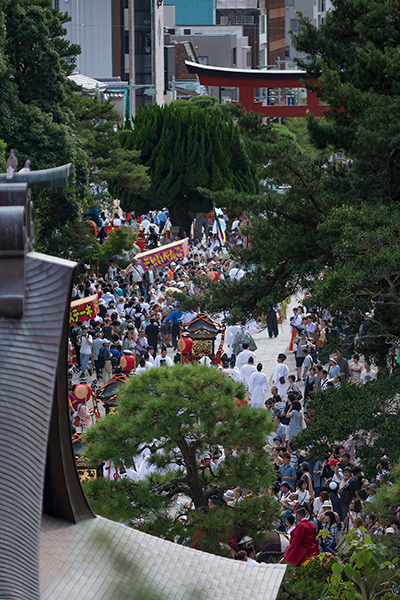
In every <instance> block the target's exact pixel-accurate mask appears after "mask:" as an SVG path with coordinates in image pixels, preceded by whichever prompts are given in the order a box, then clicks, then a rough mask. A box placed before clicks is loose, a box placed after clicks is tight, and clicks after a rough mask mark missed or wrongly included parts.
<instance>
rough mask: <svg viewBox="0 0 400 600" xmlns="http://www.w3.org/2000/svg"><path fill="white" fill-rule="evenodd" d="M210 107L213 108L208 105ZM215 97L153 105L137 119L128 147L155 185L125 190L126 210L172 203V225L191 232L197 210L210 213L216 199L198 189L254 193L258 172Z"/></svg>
mask: <svg viewBox="0 0 400 600" xmlns="http://www.w3.org/2000/svg"><path fill="white" fill-rule="evenodd" d="M204 103H205V105H206V106H208V105H210V107H205V106H204ZM212 104H213V100H212V99H206V100H204V101H198V102H197V103H196V102H187V103H185V104H177V103H176V102H175V103H173V104H171V105H169V106H164V107H159V106H154V107H147V108H146V109H145V110H143V111H140V112H139V113H138V114H137V116H136V119H135V125H134V129H133V131H131V132H130V133H129V134H128V135H127V136H126V139H125V143H124V148H125V149H127V150H136V151H140V152H141V159H140V160H141V161H142V163H143V165H145V166H146V167H149V173H150V176H151V185H150V187H149V188H148V190H147V191H145V192H142V193H140V194H137V193H129V192H128V191H125V190H123V191H122V193H121V198H120V199H121V205H122V206H123V208H124V209H125V210H135V212H137V213H138V214H140V213H142V212H146V211H147V210H149V209H161V208H163V207H168V208H169V211H170V215H171V219H172V223H173V224H175V225H179V226H180V227H181V233H183V232H186V234H188V233H189V229H190V224H191V221H192V216H191V213H195V212H203V213H204V212H209V211H210V210H211V208H212V201H211V199H210V198H209V197H206V196H204V195H203V194H201V193H200V192H199V190H198V188H199V187H202V188H207V189H209V190H211V191H212V192H216V191H217V190H223V189H227V188H230V189H234V190H237V191H239V192H243V193H246V192H251V193H254V192H255V191H256V189H257V184H256V178H255V171H254V169H253V168H252V166H251V164H250V163H249V161H248V159H247V157H246V155H245V152H244V149H243V146H242V143H241V137H240V134H239V131H238V129H237V128H236V127H235V125H234V123H233V120H232V118H231V117H230V116H229V115H228V114H227V113H226V114H222V113H221V111H219V110H217V109H216V108H217V107H215V108H214V107H213V106H212Z"/></svg>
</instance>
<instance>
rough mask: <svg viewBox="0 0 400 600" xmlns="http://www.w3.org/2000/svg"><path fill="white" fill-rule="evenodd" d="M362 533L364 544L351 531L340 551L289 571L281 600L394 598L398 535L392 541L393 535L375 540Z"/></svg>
mask: <svg viewBox="0 0 400 600" xmlns="http://www.w3.org/2000/svg"><path fill="white" fill-rule="evenodd" d="M362 531H364V540H363V541H360V539H359V538H358V536H357V535H356V534H355V530H354V529H352V530H351V531H350V532H349V533H348V534H347V535H346V537H345V539H344V540H343V541H342V542H341V544H340V546H339V547H338V550H337V552H335V553H333V554H321V555H320V556H318V557H313V558H312V559H311V560H310V561H309V562H307V564H306V565H304V566H302V567H300V568H298V569H293V568H289V569H288V570H287V572H286V574H285V579H284V581H283V584H282V587H281V590H280V592H279V596H278V600H289V599H290V598H296V599H297V600H370V599H375V600H377V599H378V598H382V599H387V600H389V599H391V598H393V597H395V596H396V595H397V594H398V586H399V584H400V570H399V568H398V557H397V555H396V554H397V552H398V543H396V541H395V540H394V538H395V537H396V536H393V540H394V541H393V542H392V541H391V540H392V538H391V536H390V535H389V536H385V537H379V538H378V537H376V538H375V539H374V540H372V539H371V536H369V535H368V534H366V533H365V529H364V528H362ZM322 533H325V534H326V532H322ZM388 540H389V541H388Z"/></svg>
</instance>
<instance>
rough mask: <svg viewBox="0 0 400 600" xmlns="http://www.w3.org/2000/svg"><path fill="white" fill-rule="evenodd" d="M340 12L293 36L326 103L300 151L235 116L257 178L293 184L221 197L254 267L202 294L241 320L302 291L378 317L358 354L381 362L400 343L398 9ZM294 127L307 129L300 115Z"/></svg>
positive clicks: (354, 0) (357, 0)
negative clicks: (237, 220)
mask: <svg viewBox="0 0 400 600" xmlns="http://www.w3.org/2000/svg"><path fill="white" fill-rule="evenodd" d="M334 7H335V10H333V11H330V12H329V14H328V16H327V20H326V23H325V24H324V25H322V26H321V27H319V28H318V29H317V28H315V27H314V26H313V25H312V24H311V22H309V21H307V19H303V20H302V31H301V32H300V33H299V34H298V35H296V36H295V37H294V42H295V45H296V47H297V49H298V50H299V51H301V52H303V53H305V54H306V58H305V59H304V61H298V62H299V65H300V66H302V67H303V68H304V69H306V70H307V73H308V75H309V76H310V77H315V78H318V79H319V81H318V84H319V85H318V86H317V87H314V84H312V83H310V82H309V83H308V84H307V87H309V88H311V89H314V91H316V92H317V93H318V95H319V97H320V98H321V100H322V101H323V102H324V103H326V104H328V105H329V107H330V109H329V111H327V114H326V115H325V116H324V118H322V119H321V118H318V119H316V118H313V117H311V116H310V117H309V119H308V139H306V140H304V138H305V137H306V136H305V134H304V126H303V134H302V135H301V134H300V133H299V136H298V141H299V143H300V145H301V147H302V149H303V151H302V152H299V151H298V149H296V147H295V146H294V145H293V144H291V141H290V140H288V139H287V140H282V139H279V138H278V137H277V136H275V138H274V136H273V133H274V132H273V129H269V128H268V127H265V126H261V121H260V120H258V121H257V117H256V116H252V115H251V114H247V115H242V116H240V115H239V116H238V118H239V124H240V127H241V131H242V134H243V137H244V139H245V140H246V151H247V154H248V156H249V157H250V160H251V161H252V163H253V164H258V165H259V176H260V179H261V180H265V179H266V180H267V181H268V182H269V183H273V184H275V185H278V184H280V185H282V184H285V185H286V186H289V187H287V188H286V193H285V194H282V195H280V196H279V195H278V196H277V195H274V194H273V193H271V192H269V191H267V192H266V193H265V194H262V196H251V195H248V196H244V197H243V196H242V198H237V196H235V195H234V194H233V193H231V192H228V193H218V194H216V197H217V199H218V202H219V204H220V205H223V204H224V203H225V205H229V206H232V205H233V206H234V207H235V210H236V212H240V210H241V209H242V210H243V212H244V213H245V215H246V217H248V219H249V227H248V228H247V233H248V234H249V235H250V238H251V243H252V247H251V248H250V249H244V250H239V249H237V248H236V249H235V250H234V255H235V256H237V257H239V259H240V260H241V261H242V262H243V263H244V265H245V266H247V267H248V268H249V271H250V274H249V275H248V276H247V277H245V278H243V279H242V280H241V281H240V282H239V284H236V283H233V284H231V285H230V284H229V282H225V283H224V284H223V285H219V286H217V285H215V286H212V284H207V290H206V293H205V295H204V297H203V300H204V304H205V305H206V306H207V305H208V304H209V305H210V309H213V310H216V311H217V310H221V309H229V308H230V306H229V303H230V302H231V303H232V299H233V300H234V302H233V304H234V305H235V307H236V314H233V313H232V319H233V320H234V319H237V318H238V317H239V316H240V315H241V314H243V315H249V314H252V313H253V314H256V315H259V314H261V312H266V311H267V310H268V308H269V307H270V306H271V305H273V304H274V303H276V302H280V301H282V300H283V299H284V298H285V297H287V296H290V295H292V294H293V293H295V292H296V291H299V290H304V289H307V290H309V291H311V292H312V294H313V300H315V301H316V303H317V304H319V305H320V306H326V305H329V306H330V307H331V311H332V312H333V313H336V312H337V311H339V310H342V311H351V312H352V316H353V318H354V324H355V325H357V326H358V325H359V324H360V323H361V321H362V320H363V319H364V315H365V313H366V312H368V313H369V314H370V315H372V324H373V328H372V329H371V330H370V334H369V336H368V339H367V340H365V341H364V343H363V344H361V345H360V347H359V348H358V350H359V351H361V352H363V353H364V354H366V355H375V357H376V360H377V362H378V364H379V365H380V366H386V361H387V357H388V355H389V354H390V352H392V351H393V349H394V348H395V347H396V346H397V345H398V340H399V339H400V312H399V310H400V308H399V307H400V287H399V286H400V279H399V278H398V276H397V265H398V263H399V255H398V252H399V247H400V243H399V241H400V240H399V231H400V230H399V209H398V200H399V189H400V186H399V184H400V168H399V151H398V148H399V145H398V131H399V129H400V122H399V119H400V117H399V115H400V104H399V102H400V101H399V95H398V88H399V85H398V81H397V79H398V78H397V77H396V76H395V73H396V72H397V71H398V56H399V50H398V47H399V40H400V23H399V15H398V10H397V5H396V3H392V2H387V1H386V0H377V1H375V0H336V1H335V2H334ZM386 24H387V26H386ZM320 84H322V85H320ZM303 123H304V121H303ZM287 126H288V127H289V128H290V129H292V130H293V131H294V132H295V133H296V132H297V131H299V130H300V131H301V128H300V126H299V125H298V123H296V122H295V121H290V120H287ZM309 141H311V143H312V144H313V146H314V149H313V151H311V149H310V146H309ZM318 149H319V151H318ZM321 273H323V277H321ZM210 292H211V293H210ZM210 298H211V302H210ZM236 300H237V302H236Z"/></svg>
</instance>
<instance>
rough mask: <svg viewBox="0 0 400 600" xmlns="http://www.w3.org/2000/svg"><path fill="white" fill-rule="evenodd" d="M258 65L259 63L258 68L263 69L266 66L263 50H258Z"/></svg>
mask: <svg viewBox="0 0 400 600" xmlns="http://www.w3.org/2000/svg"><path fill="white" fill-rule="evenodd" d="M259 63H260V67H265V65H266V62H265V50H260V52H259Z"/></svg>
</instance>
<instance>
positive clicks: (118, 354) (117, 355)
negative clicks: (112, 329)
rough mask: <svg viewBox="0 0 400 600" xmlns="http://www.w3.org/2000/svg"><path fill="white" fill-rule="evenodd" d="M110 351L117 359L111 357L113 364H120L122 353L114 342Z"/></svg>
mask: <svg viewBox="0 0 400 600" xmlns="http://www.w3.org/2000/svg"><path fill="white" fill-rule="evenodd" d="M110 353H111V354H112V355H113V358H114V359H115V360H113V359H111V362H112V364H113V366H114V367H115V366H117V365H119V359H120V358H121V353H120V352H118V350H117V348H116V346H115V345H114V344H112V346H111V347H110Z"/></svg>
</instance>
